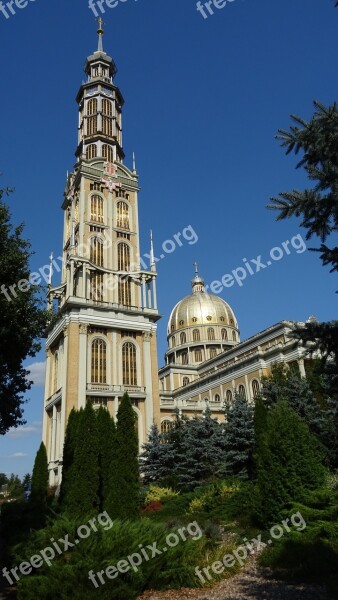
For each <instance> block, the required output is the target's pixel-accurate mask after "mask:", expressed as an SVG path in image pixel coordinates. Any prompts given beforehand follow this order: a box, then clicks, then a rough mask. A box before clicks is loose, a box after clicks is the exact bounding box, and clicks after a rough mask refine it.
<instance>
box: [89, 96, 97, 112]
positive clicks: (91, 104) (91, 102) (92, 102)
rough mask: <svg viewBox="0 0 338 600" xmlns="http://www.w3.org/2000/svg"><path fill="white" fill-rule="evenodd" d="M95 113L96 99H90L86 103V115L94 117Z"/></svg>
mask: <svg viewBox="0 0 338 600" xmlns="http://www.w3.org/2000/svg"><path fill="white" fill-rule="evenodd" d="M96 113H97V99H96V98H92V99H91V100H89V102H88V111H87V115H96Z"/></svg>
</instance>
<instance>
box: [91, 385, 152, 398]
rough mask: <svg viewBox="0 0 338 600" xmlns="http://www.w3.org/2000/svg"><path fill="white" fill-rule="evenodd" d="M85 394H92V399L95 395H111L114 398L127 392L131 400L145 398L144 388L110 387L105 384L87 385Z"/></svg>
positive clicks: (134, 386) (133, 386)
mask: <svg viewBox="0 0 338 600" xmlns="http://www.w3.org/2000/svg"><path fill="white" fill-rule="evenodd" d="M87 392H88V393H90V394H92V395H93V396H94V397H95V395H96V394H100V395H102V394H111V395H116V396H123V394H124V393H125V392H127V393H128V394H129V395H130V397H131V398H133V397H135V396H137V397H138V398H140V397H141V398H145V397H146V388H145V387H144V386H140V385H110V384H106V383H87Z"/></svg>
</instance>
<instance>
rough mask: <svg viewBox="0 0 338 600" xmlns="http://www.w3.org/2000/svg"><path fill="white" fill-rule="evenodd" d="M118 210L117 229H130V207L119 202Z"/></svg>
mask: <svg viewBox="0 0 338 600" xmlns="http://www.w3.org/2000/svg"><path fill="white" fill-rule="evenodd" d="M116 209H117V223H116V225H117V227H121V228H122V229H129V206H128V204H127V203H126V202H118V203H117V205H116Z"/></svg>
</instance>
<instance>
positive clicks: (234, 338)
mask: <svg viewBox="0 0 338 600" xmlns="http://www.w3.org/2000/svg"><path fill="white" fill-rule="evenodd" d="M232 339H233V341H234V342H235V341H236V331H233V332H232Z"/></svg>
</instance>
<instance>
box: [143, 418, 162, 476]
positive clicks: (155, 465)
mask: <svg viewBox="0 0 338 600" xmlns="http://www.w3.org/2000/svg"><path fill="white" fill-rule="evenodd" d="M167 450H168V448H167V444H166V443H165V441H164V439H163V436H161V434H160V432H159V429H158V426H157V425H156V423H154V424H153V425H152V426H151V429H150V432H149V436H148V440H147V442H146V443H145V444H143V452H142V454H141V456H140V472H141V473H142V474H143V483H145V484H146V485H150V484H151V483H157V484H158V485H161V484H162V483H163V480H164V479H165V477H166V475H167V473H168V471H167V463H168V458H167V457H168V452H167Z"/></svg>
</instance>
